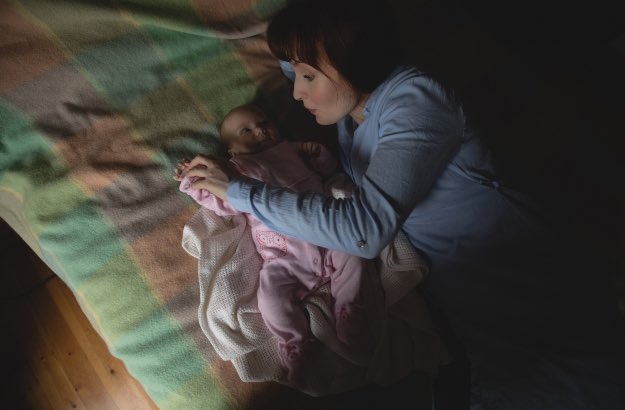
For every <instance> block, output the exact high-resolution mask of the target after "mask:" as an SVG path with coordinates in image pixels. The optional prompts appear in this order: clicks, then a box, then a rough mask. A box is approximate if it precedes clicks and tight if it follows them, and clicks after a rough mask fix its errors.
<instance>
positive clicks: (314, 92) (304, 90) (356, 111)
mask: <svg viewBox="0 0 625 410" xmlns="http://www.w3.org/2000/svg"><path fill="white" fill-rule="evenodd" d="M291 64H292V65H293V69H294V70H295V82H294V84H293V98H295V99H296V100H299V101H302V102H303V103H304V107H306V108H307V109H308V110H309V111H310V113H311V114H312V115H314V116H315V120H316V121H317V123H319V124H321V125H329V124H335V123H336V122H338V121H339V120H340V119H341V118H343V117H345V116H347V115H352V117H354V119H355V120H356V121H357V122H359V123H360V122H361V121H359V120H360V119H361V118H362V107H363V106H364V103H363V102H362V101H361V100H362V99H361V98H360V96H359V95H358V93H356V92H355V91H354V90H353V89H352V88H351V87H350V86H349V84H348V83H347V81H345V80H344V79H343V78H342V77H341V75H340V74H339V72H338V71H336V69H335V68H334V67H332V66H330V65H329V64H325V63H322V64H321V67H320V68H321V69H322V70H323V72H321V71H319V70H317V69H316V68H314V67H312V66H310V65H308V64H305V63H300V62H297V61H291ZM324 73H325V74H324Z"/></svg>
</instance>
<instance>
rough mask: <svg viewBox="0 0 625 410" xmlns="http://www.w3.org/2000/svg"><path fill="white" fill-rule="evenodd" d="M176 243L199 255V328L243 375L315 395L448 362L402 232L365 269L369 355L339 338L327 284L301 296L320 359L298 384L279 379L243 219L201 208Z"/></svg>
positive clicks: (256, 262)
mask: <svg viewBox="0 0 625 410" xmlns="http://www.w3.org/2000/svg"><path fill="white" fill-rule="evenodd" d="M182 246H183V248H184V249H185V250H186V251H187V252H188V253H189V254H191V255H192V256H194V257H195V258H197V259H198V273H199V281H200V292H201V294H200V298H201V299H200V307H199V322H200V326H201V328H202V330H203V331H204V333H205V334H206V337H207V338H208V340H209V341H210V343H211V344H212V346H213V347H214V349H215V351H216V352H217V354H218V355H219V356H220V357H221V358H222V359H223V360H230V361H232V363H233V364H234V367H235V368H236V370H237V372H238V374H239V376H240V377H241V380H243V381H250V382H260V381H270V380H273V381H277V382H280V383H283V384H287V385H290V386H291V387H294V388H297V389H299V390H301V391H304V392H306V393H308V394H311V395H315V396H319V395H326V394H332V393H338V392H341V391H346V390H350V389H353V388H356V387H360V386H363V385H367V384H371V383H374V384H381V385H384V384H388V383H392V382H394V381H397V380H399V379H401V378H403V377H405V376H407V375H408V374H410V373H411V372H413V371H422V372H432V373H435V372H436V371H437V369H438V366H439V365H440V364H441V363H442V362H444V361H446V360H447V357H448V356H447V354H446V352H445V350H444V348H443V347H442V345H441V342H440V338H439V336H438V334H437V332H436V330H435V328H434V326H433V324H432V322H431V321H430V318H429V314H428V311H427V308H426V306H425V305H424V303H423V301H422V300H421V299H420V298H419V296H418V295H417V293H416V292H415V291H414V290H413V289H414V287H415V286H416V285H417V284H418V283H419V281H420V280H421V279H422V277H423V275H424V274H425V272H426V270H427V268H426V265H425V264H424V263H423V261H422V259H421V258H420V256H419V255H418V254H417V253H416V252H415V251H414V250H413V248H412V246H411V245H410V244H409V243H408V241H407V240H406V239H405V238H404V237H403V236H400V237H398V238H397V239H396V240H395V241H394V242H393V244H391V245H389V247H387V248H386V249H385V250H384V251H383V252H382V255H381V257H380V259H379V260H376V261H375V262H374V261H371V267H370V269H368V272H367V273H366V275H367V276H366V280H365V281H364V286H363V300H364V301H365V307H366V311H367V315H368V317H367V319H368V323H369V324H370V326H371V329H370V330H371V332H372V334H374V335H376V337H377V340H378V343H377V348H376V350H375V352H374V354H373V356H372V357H359V356H358V355H356V354H354V353H353V352H350V351H349V350H348V349H346V347H345V346H344V345H343V344H342V343H341V342H340V341H339V340H338V339H337V337H336V333H335V326H334V316H333V314H332V313H333V310H332V308H331V303H330V292H329V285H326V286H324V287H322V288H320V289H319V290H318V291H316V292H315V293H314V294H312V295H311V296H309V297H308V298H307V299H306V301H305V305H304V306H305V308H306V309H307V311H308V313H309V316H310V325H311V330H312V333H313V334H314V336H315V337H316V338H317V339H318V340H319V341H321V343H322V344H323V348H322V351H321V352H320V353H319V357H318V358H317V359H318V360H317V359H316V362H317V363H318V365H317V366H315V368H314V369H312V370H311V371H310V372H307V376H306V378H305V379H304V380H301V382H298V383H299V384H298V385H293V384H289V382H288V381H287V380H286V378H285V377H284V374H283V370H282V368H281V366H280V359H279V356H278V340H277V338H276V337H275V336H274V335H273V334H272V333H271V332H269V330H268V329H267V328H266V326H265V324H264V322H263V319H262V317H261V314H260V312H259V310H258V305H257V299H256V291H257V289H258V278H259V272H260V268H261V264H262V260H261V258H260V256H259V255H258V253H257V252H256V248H255V247H254V243H253V241H252V237H251V235H250V229H249V227H248V226H247V223H246V221H245V218H244V217H243V216H241V215H236V216H233V217H226V218H224V217H220V216H217V215H215V214H214V213H213V212H212V211H209V210H207V209H204V208H202V209H200V210H199V211H198V212H197V213H196V214H195V215H194V216H193V217H192V219H191V220H190V221H189V222H188V223H187V225H186V226H185V228H184V232H183V240H182Z"/></svg>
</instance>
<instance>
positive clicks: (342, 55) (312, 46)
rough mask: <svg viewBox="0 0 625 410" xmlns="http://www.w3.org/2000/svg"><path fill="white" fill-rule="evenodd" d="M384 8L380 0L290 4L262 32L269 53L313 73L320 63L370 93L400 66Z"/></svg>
mask: <svg viewBox="0 0 625 410" xmlns="http://www.w3.org/2000/svg"><path fill="white" fill-rule="evenodd" d="M389 10H390V7H389V6H388V4H386V3H385V2H384V1H381V0H360V1H354V0H314V1H311V0H291V1H290V2H289V3H288V4H287V6H286V7H285V8H284V9H282V10H281V11H279V12H278V13H277V14H276V15H275V16H274V18H273V20H272V21H271V23H270V24H269V27H268V28H267V41H268V43H269V48H270V49H271V52H272V53H273V54H274V55H275V56H276V57H277V58H279V59H281V60H285V61H298V62H302V63H306V64H308V65H311V66H313V67H315V68H317V69H320V68H319V65H320V63H321V62H322V61H324V60H325V61H326V62H327V63H329V64H330V65H331V66H333V67H334V68H336V70H337V71H338V72H339V73H340V74H341V75H342V76H343V77H344V78H345V79H346V80H347V82H348V83H349V84H350V85H351V86H352V88H353V89H354V90H356V91H358V92H361V93H370V92H371V91H373V90H374V89H375V88H376V87H377V86H378V85H380V84H381V83H382V82H383V81H384V80H385V79H386V78H387V77H388V76H389V75H390V74H391V72H392V71H393V69H394V68H395V67H397V65H398V64H400V52H399V49H398V47H397V44H398V42H397V41H396V39H395V36H394V24H393V19H392V16H391V13H390V11H389Z"/></svg>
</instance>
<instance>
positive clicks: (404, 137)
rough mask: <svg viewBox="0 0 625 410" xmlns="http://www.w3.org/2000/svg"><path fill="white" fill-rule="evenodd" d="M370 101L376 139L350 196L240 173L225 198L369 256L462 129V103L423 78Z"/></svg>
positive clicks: (266, 219)
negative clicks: (375, 104) (375, 112)
mask: <svg viewBox="0 0 625 410" xmlns="http://www.w3.org/2000/svg"><path fill="white" fill-rule="evenodd" d="M378 109H379V110H381V111H380V117H379V118H380V125H379V136H378V143H377V146H376V148H375V152H374V153H373V155H372V156H371V158H370V161H369V166H368V168H367V170H366V172H365V174H364V175H363V177H362V181H361V183H360V185H359V186H358V187H357V188H356V189H355V190H354V192H353V194H352V197H351V198H346V199H334V198H328V197H325V196H323V195H320V194H315V193H295V192H292V191H289V190H286V189H280V188H275V187H270V186H268V185H266V184H263V183H261V182H258V181H251V180H249V179H245V178H240V179H235V180H233V181H232V182H231V183H230V185H229V187H228V192H227V194H228V200H229V201H230V203H231V204H232V206H234V207H235V208H236V209H239V210H241V211H243V212H249V213H251V214H253V215H255V216H256V217H257V218H258V219H260V220H261V221H262V222H263V223H265V224H266V225H268V226H269V227H271V228H272V229H275V230H276V231H279V232H282V233H284V234H286V235H290V236H294V237H297V238H299V239H302V240H305V241H308V242H311V243H314V244H316V245H319V246H323V247H326V248H330V249H336V250H339V251H343V252H346V253H350V254H353V255H358V256H362V257H365V258H374V257H376V256H377V255H378V254H379V253H380V251H381V250H382V249H383V248H384V247H385V246H386V245H387V244H388V243H389V242H390V241H391V240H392V238H393V237H394V235H395V233H396V232H397V231H398V230H399V229H400V228H401V226H402V225H403V222H404V221H405V219H406V218H407V217H408V215H409V214H410V213H411V212H412V210H413V209H414V208H415V207H416V206H417V205H418V203H419V202H420V201H421V200H423V199H424V198H425V197H426V196H427V194H428V192H429V191H430V189H431V188H432V186H433V184H434V182H435V181H436V179H437V178H438V177H439V176H440V174H441V172H442V171H443V169H444V168H445V167H446V166H447V164H448V163H449V161H450V160H451V158H452V157H453V156H454V154H455V153H456V152H457V151H458V149H459V147H460V145H461V143H462V139H463V130H464V115H463V113H462V110H461V109H460V107H459V106H458V105H457V104H456V103H454V102H453V101H452V100H451V99H449V98H448V97H447V95H446V93H445V92H444V90H443V89H442V88H441V87H440V86H439V85H438V84H436V83H435V82H433V81H431V80H416V79H412V80H410V83H409V84H402V87H398V88H397V89H396V90H394V91H392V92H390V93H389V96H387V97H386V98H385V99H384V101H383V103H381V104H379V108H378ZM364 160H365V161H366V159H364Z"/></svg>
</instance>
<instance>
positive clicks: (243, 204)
mask: <svg viewBox="0 0 625 410" xmlns="http://www.w3.org/2000/svg"><path fill="white" fill-rule="evenodd" d="M261 184H262V182H261V181H258V180H256V179H252V178H247V177H244V176H239V177H236V178H233V179H232V180H231V181H230V183H229V184H228V189H227V190H226V197H227V199H228V202H229V203H230V205H232V207H233V208H234V209H236V210H237V211H240V212H246V213H248V214H249V213H252V195H253V192H252V190H253V189H254V187H255V186H258V185H261Z"/></svg>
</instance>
